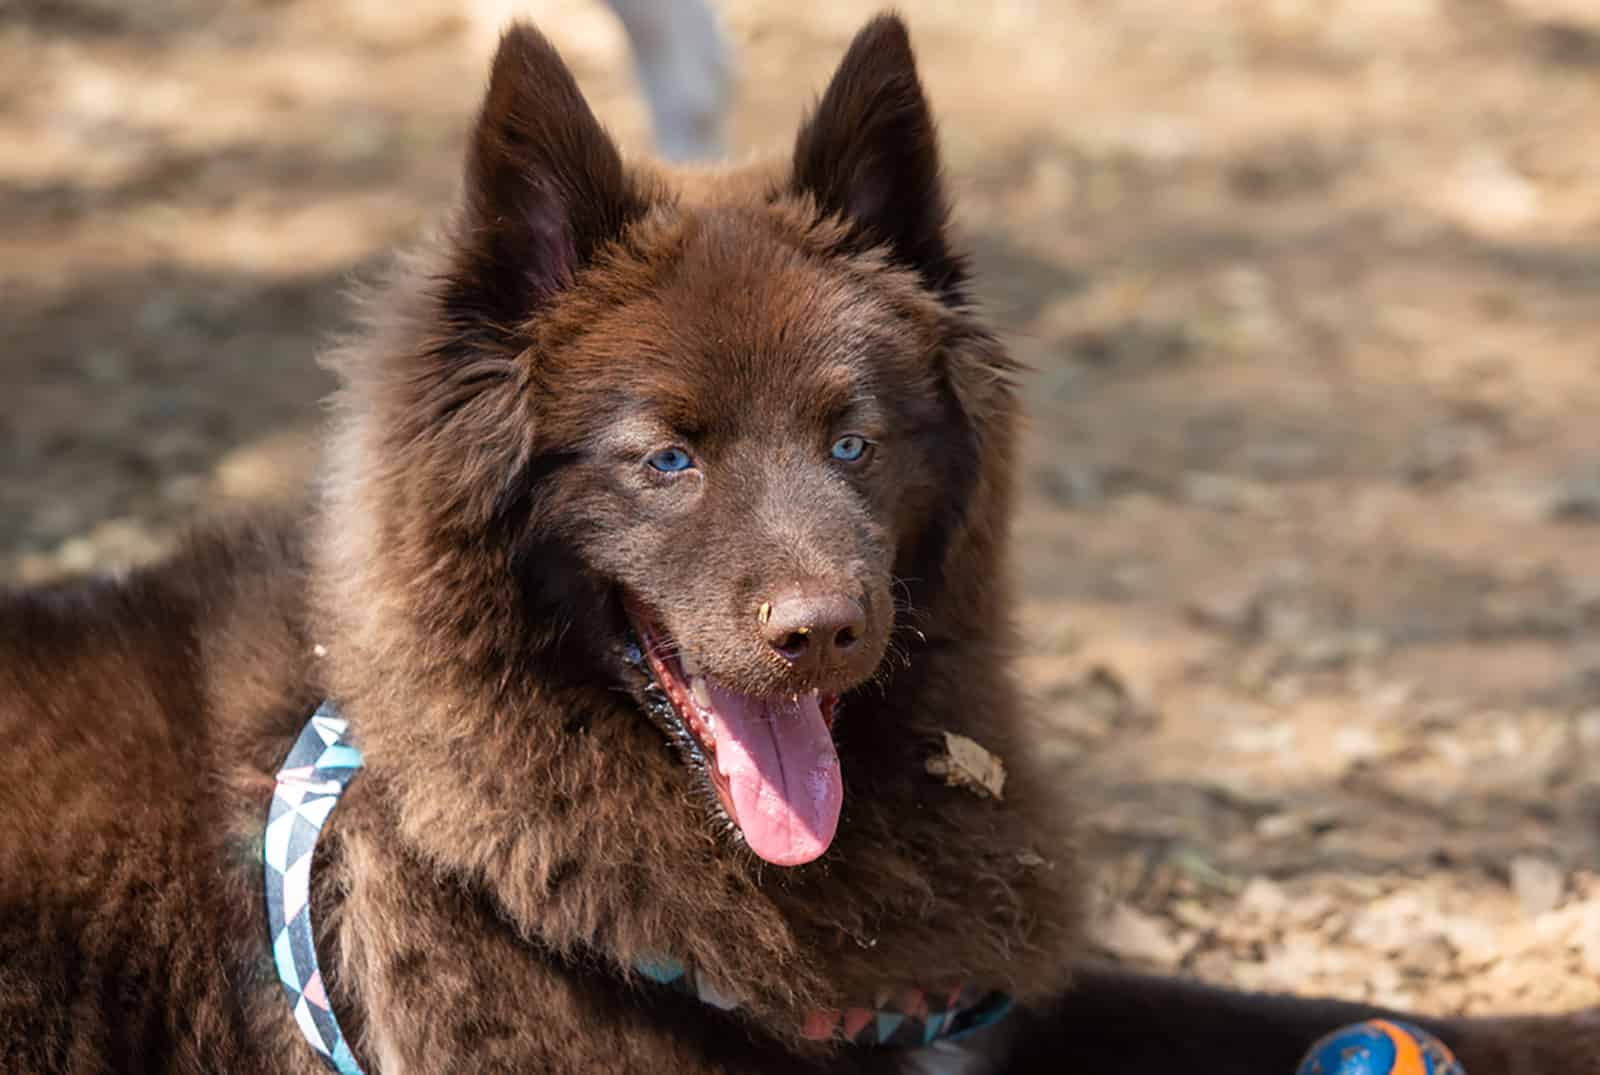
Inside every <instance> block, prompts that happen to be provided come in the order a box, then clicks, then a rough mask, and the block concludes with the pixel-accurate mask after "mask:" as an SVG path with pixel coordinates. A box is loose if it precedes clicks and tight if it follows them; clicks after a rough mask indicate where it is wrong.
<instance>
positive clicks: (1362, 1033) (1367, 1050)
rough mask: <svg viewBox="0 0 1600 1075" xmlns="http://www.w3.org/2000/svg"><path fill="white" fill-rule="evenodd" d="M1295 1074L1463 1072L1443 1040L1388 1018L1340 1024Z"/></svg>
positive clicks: (1449, 1074)
mask: <svg viewBox="0 0 1600 1075" xmlns="http://www.w3.org/2000/svg"><path fill="white" fill-rule="evenodd" d="M1296 1075H1466V1071H1465V1070H1464V1069H1463V1068H1462V1067H1461V1064H1460V1062H1459V1061H1458V1060H1456V1058H1455V1057H1454V1056H1453V1055H1451V1052H1450V1050H1449V1049H1447V1048H1445V1045H1444V1042H1442V1041H1440V1040H1439V1039H1438V1038H1436V1037H1434V1036H1433V1035H1432V1034H1429V1033H1428V1032H1427V1031H1425V1030H1419V1029H1418V1028H1416V1027H1414V1026H1411V1025H1410V1024H1409V1023H1400V1022H1396V1021H1394V1020H1390V1019H1369V1020H1367V1021H1366V1022H1365V1023H1356V1024H1354V1025H1352V1026H1347V1027H1341V1028H1340V1029H1338V1030H1335V1031H1334V1032H1333V1033H1332V1034H1329V1035H1328V1036H1327V1037H1325V1038H1323V1039H1322V1040H1321V1041H1319V1042H1317V1043H1316V1044H1315V1045H1313V1046H1312V1047H1311V1051H1310V1052H1309V1053H1307V1054H1306V1058H1305V1059H1304V1060H1303V1061H1301V1062H1300V1067H1299V1068H1298V1069H1296Z"/></svg>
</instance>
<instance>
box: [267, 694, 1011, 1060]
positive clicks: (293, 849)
mask: <svg viewBox="0 0 1600 1075" xmlns="http://www.w3.org/2000/svg"><path fill="white" fill-rule="evenodd" d="M360 769H361V751H360V750H358V749H356V747H355V745H354V744H353V743H351V742H350V725H349V722H348V721H346V720H345V719H344V718H343V717H341V716H340V715H339V709H338V707H337V706H336V705H334V703H332V702H331V701H329V702H323V703H322V705H320V706H318V707H317V711H316V712H315V713H314V714H312V716H311V719H310V720H309V721H308V722H307V723H306V726H305V728H304V729H302V730H301V732H300V737H299V738H298V739H296V740H295V744H294V746H293V748H291V749H290V751H289V756H288V757H287V758H286V759H284V763H283V767H282V768H281V769H279V770H278V777H277V785H276V789H275V790H274V792H273V795H272V806H271V807H270V808H269V810H268V813H267V830H266V839H265V841H264V847H263V858H264V860H265V868H266V869H265V872H266V886H267V925H268V929H269V931H270V932H269V936H270V938H271V941H272V960H273V963H274V964H276V965H277V968H278V978H279V979H280V980H281V981H282V982H283V988H284V990H285V991H286V992H287V993H288V994H289V1006H290V1008H291V1009H292V1010H293V1012H294V1019H295V1022H296V1023H298V1024H299V1026H300V1032H301V1033H302V1034H303V1035H305V1039H306V1041H307V1042H309V1043H310V1045H311V1047H312V1049H314V1050H316V1053H317V1055H318V1056H320V1057H321V1058H322V1059H323V1061H324V1062H325V1063H326V1064H327V1065H328V1067H329V1068H330V1069H332V1070H333V1071H336V1072H338V1073H339V1075H362V1071H361V1067H360V1065H359V1064H357V1063H356V1060H355V1057H354V1056H353V1055H351V1052H350V1046H349V1044H348V1043H347V1042H346V1041H345V1038H344V1034H343V1033H342V1032H341V1031H340V1029H339V1022H338V1020H337V1019H335V1018H334V1015H333V1007H332V1005H331V1004H329V1002H328V993H327V990H326V989H325V988H324V986H323V982H322V972H321V970H320V969H319V968H318V966H317V949H316V944H315V937H316V935H315V933H314V932H313V931H312V928H311V860H312V858H313V856H314V853H315V851H316V847H317V837H318V836H319V835H320V834H321V832H322V827H323V826H324V825H325V824H327V821H328V815H329V814H331V813H332V812H333V807H334V805H335V804H336V803H337V802H338V801H339V796H340V795H342V794H344V790H345V788H346V787H348V786H349V784H350V781H351V780H352V779H354V778H355V775H356V773H357V772H358V771H359V770H360ZM634 969H635V970H636V971H637V972H638V973H639V974H640V976H642V977H644V978H647V979H649V980H650V981H652V982H656V983H658V984H659V985H662V986H665V987H667V988H669V989H672V990H674V991H677V992H681V993H687V994H689V995H691V996H694V997H697V998H699V999H700V1000H701V1001H703V1002H704V1003H706V1004H709V1005H711V1006H713V1007H715V1008H719V1009H722V1010H729V1009H733V1008H737V1007H738V1004H737V1002H736V1001H734V1000H732V999H730V998H728V997H726V996H724V995H723V994H721V993H720V992H719V991H717V990H716V988H715V987H714V986H712V985H711V983H709V982H707V981H704V980H702V979H700V978H699V976H698V975H696V974H695V972H694V970H693V969H692V968H689V967H685V966H684V965H683V964H681V963H679V962H677V961H676V960H672V959H656V960H650V961H643V962H640V963H638V964H637V965H636V966H635V968H634ZM1010 1007H1011V1000H1010V998H1009V997H1007V996H1006V995H1005V994H1003V993H996V992H990V991H986V990H983V989H980V988H977V987H975V986H970V985H967V986H961V987H960V988H957V989H952V990H943V991H929V990H922V989H907V990H895V991H885V992H884V993H882V994H880V995H879V996H878V997H877V998H876V999H875V1001H874V1003H873V1005H872V1007H870V1008H869V1007H861V1008H845V1009H836V1010H830V1011H815V1012H812V1013H811V1014H810V1015H809V1016H808V1017H807V1018H806V1025H805V1029H804V1033H805V1036H806V1037H808V1038H811V1039H813V1040H816V1041H827V1040H830V1039H833V1040H838V1041H841V1042H848V1043H851V1044H855V1045H907V1046H920V1045H928V1044H931V1043H933V1042H935V1041H953V1040H955V1039H957V1038H960V1037H964V1036H965V1035H967V1034H970V1033H972V1032H973V1031H975V1030H978V1029H979V1028H981V1027H985V1026H988V1025H990V1024H992V1023H995V1022H997V1021H999V1020H1000V1019H1001V1018H1002V1017H1004V1016H1005V1014H1006V1012H1007V1011H1008V1010H1009V1009H1010Z"/></svg>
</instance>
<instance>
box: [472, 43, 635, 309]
mask: <svg viewBox="0 0 1600 1075" xmlns="http://www.w3.org/2000/svg"><path fill="white" fill-rule="evenodd" d="M465 198H466V203H465V205H464V207H463V213H462V217H461V224H462V228H461V232H460V235H459V240H458V241H459V243H460V251H459V253H460V261H459V262H458V269H459V271H458V274H457V275H458V279H457V280H455V281H454V282H453V284H454V286H453V287H452V288H451V293H450V294H449V295H447V296H446V301H447V303H448V304H449V305H450V306H451V310H450V313H451V315H452V316H453V318H456V319H459V320H460V321H462V322H469V321H481V322H487V323H489V324H495V325H500V326H505V327H509V326H511V325H514V324H515V323H516V322H518V321H520V320H522V319H524V318H526V317H527V316H528V315H529V314H530V313H532V312H533V311H534V310H535V309H537V308H538V306H539V305H540V304H541V303H542V302H543V301H545V300H546V299H548V298H549V297H550V296H551V295H553V294H554V293H556V292H557V291H559V290H561V289H562V288H563V287H565V286H567V284H569V283H570V282H571V280H572V278H573V275H574V274H575V273H576V272H577V271H578V270H579V269H580V268H582V267H583V265H584V264H586V263H587V262H588V260H589V259H590V258H591V257H592V256H593V254H594V252H595V250H596V249H597V248H598V247H600V246H601V245H603V244H604V243H605V242H606V241H607V240H610V239H613V238H615V237H616V236H617V235H619V234H620V233H621V231H622V229H623V228H624V227H625V226H626V225H627V223H628V222H629V221H630V220H631V219H633V218H634V217H636V216H638V215H640V214H641V213H642V212H643V211H644V204H643V201H642V199H641V198H640V197H639V195H638V194H637V192H636V191H635V190H634V188H633V187H632V185H631V184H630V182H629V180H628V177H627V175H626V173H625V172H624V171H623V167H622V158H621V155H620V154H619V153H618V152H617V147H616V145H615V143H613V142H612V141H611V139H610V137H609V136H608V135H607V134H606V132H605V131H604V129H602V128H601V126H600V123H599V121H598V120H596V119H595V117H594V113H593V112H591V111H589V105H588V103H587V102H586V101H584V99H583V94H582V93H580V92H579V90H578V84H577V82H576V81H575V80H574V79H573V77H572V73H571V72H570V71H568V70H567V66H566V64H564V63H563V62H562V61H561V57H560V56H559V55H558V54H557V53H556V50H555V48H554V47H553V46H552V45H551V44H550V42H548V41H546V40H545V38H544V37H543V35H541V34H540V33H539V32H538V31H537V30H535V29H533V27H531V26H528V25H525V24H517V25H514V26H512V27H511V28H510V29H509V30H507V31H506V33H505V35H504V36H503V37H502V38H501V39H500V49H499V51H498V52H497V53H496V54H495V58H494V68H493V72H492V74H491V75H490V77H489V92H488V94H487V96H485V98H484V102H483V109H482V111H481V112H480V113H479V115H478V121H477V125H476V126H475V127H474V129H473V132H472V140H471V144H470V145H469V146H468V149H467V166H466V191H465Z"/></svg>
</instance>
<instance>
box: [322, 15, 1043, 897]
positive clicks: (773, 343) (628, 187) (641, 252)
mask: <svg viewBox="0 0 1600 1075" xmlns="http://www.w3.org/2000/svg"><path fill="white" fill-rule="evenodd" d="M428 277H429V278H428V279H427V281H426V283H425V284H424V285H423V286H422V287H421V288H420V290H419V294H418V296H417V297H416V301H417V302H418V303H419V304H420V307H421V309H422V312H421V313H420V314H414V315H412V316H413V318H414V321H412V322H411V323H410V325H409V328H407V329H405V330H404V331H405V332H407V333H409V335H408V336H407V337H406V339H405V342H404V343H403V344H397V345H396V348H395V349H396V351H398V352H401V353H404V354H405V356H406V357H405V358H404V360H403V361H399V360H397V361H393V362H387V361H386V362H380V363H378V364H376V369H373V368H370V367H372V366H373V364H372V363H371V362H365V363H364V368H363V369H361V370H356V371H354V372H352V373H351V376H352V377H354V378H357V379H362V380H364V381H365V384H366V387H365V389H364V393H363V394H364V398H366V399H367V400H368V401H369V403H370V402H371V401H372V400H376V401H377V402H378V405H379V406H381V407H382V408H383V409H384V411H385V413H384V414H383V415H382V416H381V420H380V421H379V422H378V423H376V424H375V425H374V426H373V427H372V428H373V430H374V431H375V432H373V433H371V434H369V436H371V437H372V438H373V439H372V440H370V441H369V442H368V443H366V444H365V445H364V447H363V448H362V457H361V460H360V461H359V462H358V463H357V465H358V466H361V467H363V468H366V469H368V470H372V469H374V468H376V469H377V470H379V471H382V472H383V473H382V474H381V475H379V477H380V478H381V479H382V481H383V482H384V484H383V489H384V490H385V492H384V494H383V495H384V496H385V497H386V498H387V500H386V501H385V502H383V503H378V502H376V501H375V500H373V501H369V502H368V504H367V505H366V508H367V509H368V510H369V511H370V512H371V514H372V515H373V516H374V517H375V518H377V519H378V520H379V521H377V522H375V523H373V524H372V525H374V526H376V527H378V529H379V530H380V531H381V532H379V533H375V534H372V535H369V539H370V540H368V541H367V542H366V543H365V545H364V547H366V548H368V549H370V550H372V551H373V552H376V553H377V554H378V555H381V556H384V557H386V558H390V559H391V560H393V561H396V562H401V561H403V562H408V563H409V565H410V567H409V570H410V571H411V575H410V577H411V578H413V579H414V580H415V583H414V586H415V593H414V595H413V596H412V597H410V598H408V600H409V601H412V602H414V603H415V604H416V605H417V606H418V608H420V609H423V610H425V611H422V612H419V613H417V614H416V615H415V618H416V619H418V620H419V621H420V622H421V623H422V625H423V626H424V627H425V628H426V629H427V630H429V631H433V632H436V634H437V637H438V638H439V639H440V640H441V641H440V645H439V647H438V650H437V657H438V661H439V664H440V673H439V674H441V675H445V676H450V675H454V674H458V673H459V674H462V675H465V676H475V677H477V678H478V679H479V680H480V681H483V682H487V683H501V684H503V683H505V682H506V681H508V680H513V679H515V678H516V677H518V676H519V675H523V674H527V673H528V670H530V669H532V668H534V667H535V663H534V662H535V655H536V654H537V655H544V657H547V658H550V659H549V660H544V661H543V663H542V664H539V665H538V666H537V667H538V668H539V669H540V672H539V674H540V675H544V676H552V675H554V676H558V677H559V676H565V677H569V678H571V679H573V680H580V681H587V682H593V681H602V680H603V681H605V682H608V683H610V684H612V685H614V686H617V687H621V688H623V689H624V690H625V691H627V692H628V693H629V694H630V695H631V697H632V699H633V701H634V704H635V706H636V707H637V709H638V711H639V714H640V718H641V719H651V720H654V721H655V722H656V723H657V724H659V725H660V727H661V728H662V730H663V731H664V732H665V733H666V734H667V736H668V737H669V738H670V739H672V740H673V741H675V742H676V743H677V744H678V746H679V747H680V748H681V750H680V753H681V755H682V757H683V758H684V760H685V763H686V764H687V765H689V766H690V767H691V769H692V770H693V771H694V772H695V773H696V776H695V779H697V780H699V781H702V782H703V785H704V786H705V787H707V788H709V789H710V790H712V791H714V793H715V796H714V799H713V801H714V802H715V803H716V804H718V805H719V806H720V808H721V809H722V810H723V811H724V812H725V813H726V816H727V817H728V818H729V819H730V820H731V821H732V822H733V823H734V824H735V826H736V827H737V830H738V832H739V833H741V834H742V837H743V839H744V841H745V842H746V843H747V844H748V846H749V847H750V849H751V850H753V851H754V852H755V853H756V854H757V855H759V856H760V857H761V858H763V859H765V860H767V861H770V862H773V863H777V864H780V865H794V864H799V863H803V862H807V861H810V860H812V859H814V858H816V857H817V856H819V855H821V854H822V853H823V852H824V851H825V850H826V849H827V848H828V846H829V843H830V841H831V840H832V838H833V836H834V831H835V826H836V823H837V820H838V816H839V812H840V806H841V800H842V796H843V782H842V776H841V765H840V760H839V757H838V754H837V752H836V750H835V746H834V739H833V735H832V728H833V724H834V722H835V721H836V720H848V719H849V713H850V707H851V701H852V697H853V696H857V697H858V696H860V693H861V692H863V691H871V690H890V689H892V680H893V670H894V665H895V660H896V658H897V657H900V658H903V657H905V656H906V652H907V651H908V650H915V649H916V648H917V647H918V646H921V645H923V644H925V642H926V637H925V633H936V632H939V631H947V632H955V633H958V634H959V633H960V632H961V631H962V630H964V628H963V626H962V625H961V624H962V617H963V616H966V617H968V620H969V621H970V622H977V621H979V620H981V619H982V616H981V614H980V613H977V612H974V611H973V610H974V609H975V608H976V606H977V605H980V604H981V603H982V596H981V591H982V588H983V585H984V581H983V580H972V579H967V580H964V582H963V585H965V586H966V587H967V589H966V590H965V591H962V592H961V593H958V594H956V595H955V596H954V597H952V596H951V594H950V592H949V591H950V586H949V585H948V580H947V575H948V574H949V568H950V560H951V557H952V556H953V555H955V551H954V550H956V548H957V547H958V546H961V547H962V548H967V547H969V546H971V545H972V543H973V542H974V541H984V540H989V538H990V536H991V535H988V533H987V531H985V532H984V533H981V534H976V535H975V533H974V528H973V526H972V525H971V523H970V518H969V516H970V514H971V512H972V510H973V504H974V502H975V500H976V499H977V498H978V497H979V496H980V493H981V492H982V491H981V490H980V486H983V485H984V484H985V482H986V479H985V477H984V476H983V474H981V473H980V470H981V467H980V457H981V454H982V452H983V450H984V447H985V446H984V445H983V444H982V443H981V442H982V440H983V438H984V437H985V435H990V436H992V437H994V438H995V439H996V440H1000V441H1003V440H1004V439H1005V435H1006V433H1007V432H1008V431H1009V425H1010V422H1009V419H1010V413H1011V412H1010V408H1011V404H1010V391H1009V385H1008V383H1007V373H1008V367H1007V365H1006V362H1005V360H1004V358H1003V357H1002V356H1001V355H1000V353H999V351H998V350H997V349H996V348H994V347H993V346H992V344H991V343H990V342H989V340H988V337H987V336H986V335H985V334H984V333H983V332H982V330H981V329H980V328H978V327H977V326H976V324H975V323H974V322H973V321H972V319H971V317H970V315H969V313H968V311H967V309H966V306H967V303H966V298H965V295H964V292H963V288H964V284H965V273H964V267H963V263H962V261H961V259H960V258H959V256H957V255H956V254H954V253H953V252H952V250H951V248H950V244H949V242H948V239H947V235H946V203H945V199H944V194H943V191H942V187H941V183H940V178H939V164H938V157H937V151H936V140H935V136H934V128H933V122H932V119H931V116H930V113H929V110H928V106H927V102H926V100H925V98H924V95H923V92H922V89H921V86H920V84H919V82H918V78H917V74H916V70H915V66H914V63H913V59H912V54H911V50H910V45H909V41H908V39H907V36H906V32H905V29H904V27H903V26H902V24H901V23H900V22H899V21H898V20H896V19H894V18H891V17H885V18H880V19H878V20H876V21H874V22H873V23H871V24H870V25H869V26H868V27H867V28H866V29H864V30H863V31H862V32H861V33H860V34H859V35H858V36H857V38H856V40H855V41H854V43H853V44H852V45H851V47H850V50H849V52H848V54H847V55H846V56H845V58H844V60H843V62H842V64H841V66H840V68H839V70H838V72H837V74H836V75H835V76H834V78H833V80H832V83H831V85H830V86H829V88H828V90H827V91H826V93H825V94H824V95H823V97H822V99H821V100H820V102H819V103H818V105H817V107H816V109H815V112H814V114H813V115H812V116H811V118H810V119H809V120H808V121H807V122H806V123H805V124H804V126H803V127H802V129H801V131H800V134H799V137H798V139H797V141H796V143H795V147H794V151H793V156H792V160H791V161H789V162H788V163H787V164H786V165H785V166H783V167H780V168H776V169H772V168H768V169H747V170H737V171H733V170H730V171H726V172H714V173H700V174H688V175H684V174H677V173H666V172H659V171H656V170H654V169H652V168H650V167H648V166H641V167H629V166H627V165H625V164H624V162H623V161H622V159H621V157H620V155H619V153H618V151H617V149H616V147H615V146H614V145H613V143H612V142H611V140H610V139H609V138H608V137H607V135H606V134H605V132H604V131H603V130H602V129H601V127H600V125H599V124H598V123H597V122H596V120H595V118H594V117H593V115H592V114H591V112H590V110H589V108H588V106H587V105H586V103H585V102H584V100H583V98H582V96H581V94H580V93H579V91H578V89H577V86H576V84H575V82H574V81H573V79H572V76H571V75H570V74H569V72H568V71H567V69H566V67H565V66H564V65H563V64H562V62H561V60H560V59H559V57H558V56H557V55H556V53H555V52H554V50H553V49H552V48H551V47H550V45H549V44H548V43H547V42H546V41H545V40H544V39H543V38H542V37H540V36H539V35H538V34H537V33H536V32H534V31H533V30H532V29H529V28H525V27H520V28H514V29H512V30H511V31H510V32H508V33H507V34H506V36H505V37H504V39H503V41H502V42H501V45H500V49H499V52H498V54H497V56H496V58H495V61H494V68H493V74H492V76H491V83H490V87H489V91H488V95H487V98H486V100H485V103H484V105H483V109H482V112H481V114H480V116H479V118H478V121H477V124H476V126H475V128H474V131H473V133H472V136H471V141H470V146H469V150H468V160H467V168H466V178H465V190H464V200H463V207H462V209H461V210H460V212H459V213H458V216H457V218H456V220H455V222H454V226H453V228H452V230H451V233H450V236H449V241H448V246H447V253H446V255H445V257H444V258H443V260H442V262H441V263H440V264H438V265H436V266H433V267H431V268H430V269H429V270H428ZM390 331H394V330H393V329H391V330H390ZM419 336H420V337H421V338H422V339H423V344H422V345H421V346H420V347H419V346H418V345H417V344H416V342H415V340H416V338H417V337H419ZM379 347H380V349H382V341H381V340H380V341H379ZM989 447H990V448H991V449H992V450H997V451H999V452H1000V453H1001V454H1002V455H1003V454H1004V445H1003V444H996V445H991V446H989ZM1003 463H1004V460H1003V459H1002V460H1001V461H1000V465H1003ZM363 480H366V479H363ZM369 484H370V482H369ZM984 495H989V496H991V497H994V496H999V495H1000V494H999V493H997V492H995V491H994V490H989V491H988V493H987V494H984ZM397 499H398V500H399V501H400V502H399V503H395V502H394V501H395V500H397ZM987 507H989V508H993V509H998V510H988V511H986V512H985V514H986V516H988V517H989V518H990V519H991V520H992V519H993V518H994V517H996V516H998V517H999V518H1000V519H1001V521H1002V522H1003V515H1004V511H1003V507H1004V505H1003V504H995V505H988V506H987ZM985 525H990V523H985ZM368 555H370V553H369V554H368ZM402 570H404V569H402ZM971 573H972V572H970V571H969V572H968V574H971ZM391 574H392V573H391ZM941 617H942V618H941ZM412 659H414V655H413V658H412ZM473 662H477V663H476V664H473ZM552 664H554V665H558V666H559V671H552V670H551V666H552ZM467 665H472V666H471V667H470V668H469V667H465V666H467Z"/></svg>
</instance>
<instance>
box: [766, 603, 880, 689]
mask: <svg viewBox="0 0 1600 1075" xmlns="http://www.w3.org/2000/svg"><path fill="white" fill-rule="evenodd" d="M757 618H758V619H760V621H761V634H762V637H764V638H765V639H766V640H767V645H769V646H771V647H772V648H773V650H774V651H776V652H777V654H778V656H780V657H782V658H783V659H784V660H786V661H788V662H789V663H790V664H791V665H793V666H794V670H795V671H796V672H799V673H801V674H814V673H816V672H819V671H822V670H823V669H825V668H828V667H829V666H831V665H833V664H836V663H837V662H838V661H839V660H840V659H841V658H843V657H844V656H845V654H847V653H849V652H850V651H851V650H852V649H854V648H855V647H856V646H857V645H859V644H860V642H861V637H862V635H864V634H866V631H867V614H866V612H865V611H864V610H863V609H862V608H861V602H859V601H857V600H856V599H855V598H853V597H849V596H847V595H845V594H842V593H839V592H837V591H830V590H826V589H824V588H822V587H809V586H804V585H802V586H799V587H797V588H795V589H794V590H791V591H790V592H788V593H787V594H786V595H784V596H782V597H780V598H778V599H777V600H775V601H771V602H768V603H766V604H763V605H762V606H761V609H760V611H759V612H758V614H757Z"/></svg>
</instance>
